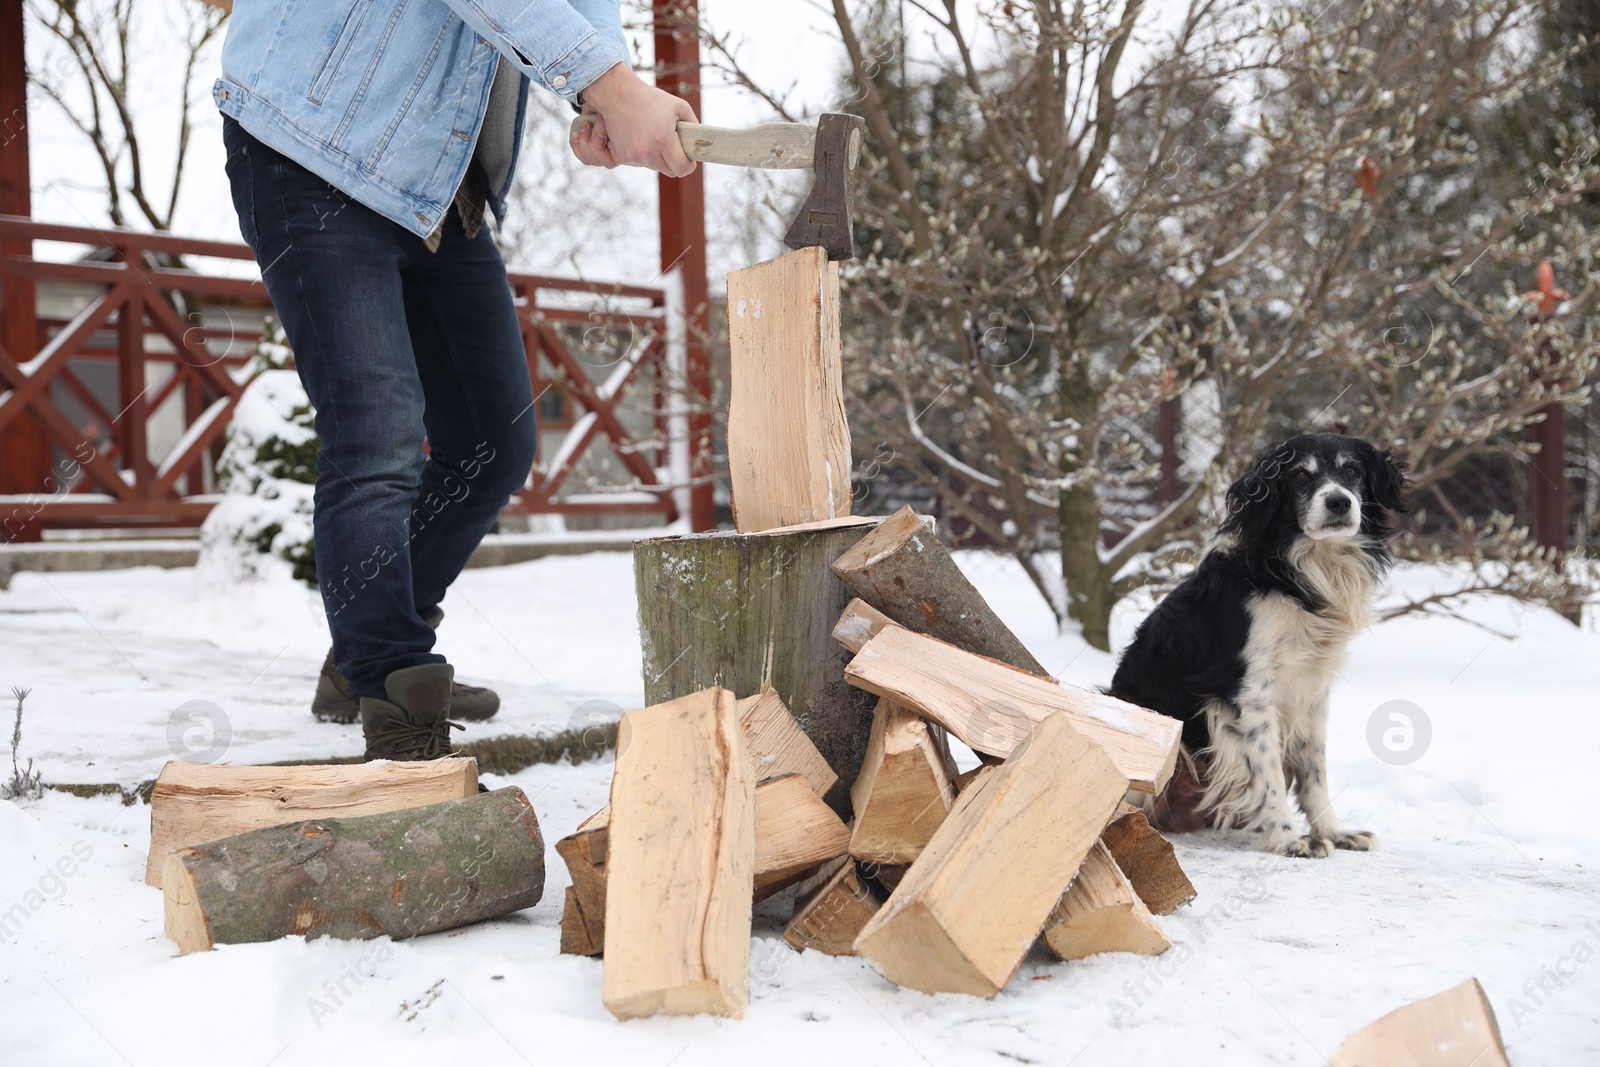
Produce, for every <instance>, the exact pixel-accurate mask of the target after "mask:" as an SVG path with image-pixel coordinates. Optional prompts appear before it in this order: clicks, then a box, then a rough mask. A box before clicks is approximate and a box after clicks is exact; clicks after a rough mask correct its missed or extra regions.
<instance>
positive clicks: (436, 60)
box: [212, 0, 628, 237]
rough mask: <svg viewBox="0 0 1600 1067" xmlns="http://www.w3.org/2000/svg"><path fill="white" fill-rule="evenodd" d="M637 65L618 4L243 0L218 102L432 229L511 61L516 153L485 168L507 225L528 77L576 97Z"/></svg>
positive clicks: (385, 209)
mask: <svg viewBox="0 0 1600 1067" xmlns="http://www.w3.org/2000/svg"><path fill="white" fill-rule="evenodd" d="M627 61H628V51H627V45H626V44H625V43H624V39H623V36H622V15H621V12H620V10H619V2H618V0H390V2H386V3H379V2H377V0H236V2H235V3H234V5H233V15H232V16H231V18H230V20H229V25H228V36H227V41H226V42H225V43H224V45H223V48H222V77H220V78H218V79H217V82H216V84H215V86H213V88H212V95H213V97H214V98H215V100H216V103H217V108H218V109H219V110H220V111H222V113H223V114H225V115H230V116H232V117H233V118H234V119H235V120H237V121H238V123H239V125H241V126H243V127H244V128H245V129H246V130H248V131H249V132H250V134H251V135H252V136H254V137H255V138H256V139H257V140H259V141H261V142H262V143H264V144H266V145H268V146H270V147H271V148H273V149H276V150H277V151H279V152H282V153H283V154H284V155H286V156H288V157H289V158H290V159H293V160H294V161H295V162H297V163H299V164H300V165H301V166H303V167H305V168H306V169H307V170H310V171H312V172H313V173H315V174H317V175H318V176H320V177H321V178H323V179H324V180H326V181H327V182H329V183H330V184H332V185H333V186H334V187H335V188H337V189H339V190H340V191H341V192H344V193H346V194H348V195H349V196H351V197H353V198H354V199H355V200H357V201H359V202H360V203H362V204H365V205H366V206H367V207H370V208H371V209H372V210H374V211H376V212H378V213H379V214H381V215H384V216H385V217H387V218H389V219H392V220H394V221H395V222H397V223H399V224H400V225H401V226H404V227H406V228H407V229H408V230H410V231H412V232H413V233H415V234H417V235H418V236H419V237H426V236H427V235H428V234H429V233H430V232H432V231H433V229H434V227H435V226H436V225H438V223H439V220H440V219H441V218H443V217H444V214H445V212H446V211H447V210H448V209H449V207H450V203H451V201H452V200H453V199H454V197H455V193H456V188H457V187H458V186H459V185H460V184H461V179H462V177H463V176H464V175H465V174H466V171H467V165H468V164H469V163H470V162H471V160H472V156H473V151H474V149H475V148H476V147H477V142H478V136H479V133H480V131H481V129H482V126H483V117H484V112H485V110H486V108H487V107H488V102H489V93H490V89H491V88H492V87H493V85H494V82H495V72H496V69H497V67H498V65H499V63H501V62H509V63H513V64H515V66H516V68H517V70H518V71H520V76H519V77H518V78H517V92H516V122H515V127H514V130H513V131H512V134H511V144H510V146H509V151H508V152H503V153H497V156H504V157H505V158H504V159H503V160H500V159H497V160H496V162H495V164H494V165H493V166H492V167H489V168H486V170H487V171H488V173H486V175H485V176H486V177H487V179H488V184H489V203H490V205H491V206H492V207H493V208H494V213H495V215H496V216H497V217H498V218H500V219H504V217H505V209H506V204H505V198H506V194H507V193H509V192H510V190H511V181H512V178H513V176H514V175H515V173H516V162H517V155H518V148H519V146H520V144H521V140H522V125H523V120H524V117H525V115H526V112H527V101H528V82H529V80H530V79H531V80H532V81H535V82H538V83H539V84H540V85H543V86H544V87H545V88H547V89H549V90H551V91H552V92H554V93H556V94H557V95H558V96H560V97H562V98H563V99H565V100H568V101H575V100H576V98H577V95H578V93H579V92H580V91H582V90H583V89H584V88H586V87H587V86H588V85H589V83H591V82H592V81H594V80H595V79H596V78H598V77H599V76H600V75H601V74H603V73H605V71H606V70H608V69H609V68H610V67H611V66H612V65H613V64H616V63H626V62H627Z"/></svg>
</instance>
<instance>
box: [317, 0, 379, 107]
mask: <svg viewBox="0 0 1600 1067" xmlns="http://www.w3.org/2000/svg"><path fill="white" fill-rule="evenodd" d="M371 7H372V0H355V2H354V3H352V4H351V5H350V10H348V11H346V12H345V16H344V24H343V25H341V26H340V27H339V34H338V36H337V37H335V38H334V39H333V46H332V47H331V48H329V49H328V54H327V55H325V56H323V57H322V65H321V66H320V67H318V68H317V73H316V74H315V75H314V76H313V77H312V79H311V88H309V89H307V90H306V99H307V100H310V101H311V102H312V103H313V104H317V105H321V103H322V98H323V94H325V93H326V92H327V91H328V86H330V85H332V84H333V79H334V78H335V77H337V76H338V74H339V68H340V67H341V66H343V65H344V58H345V56H346V55H347V54H348V53H349V51H350V44H351V42H352V41H354V40H355V38H356V34H357V33H360V32H361V24H362V23H363V22H365V21H366V18H367V12H368V10H370V9H371Z"/></svg>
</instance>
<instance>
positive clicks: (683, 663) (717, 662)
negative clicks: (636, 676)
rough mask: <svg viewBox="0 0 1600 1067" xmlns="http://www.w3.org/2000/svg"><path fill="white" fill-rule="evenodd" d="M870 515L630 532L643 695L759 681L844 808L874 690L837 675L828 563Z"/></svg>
mask: <svg viewBox="0 0 1600 1067" xmlns="http://www.w3.org/2000/svg"><path fill="white" fill-rule="evenodd" d="M879 521H881V520H878V519H871V518H844V519H831V520H824V521H822V522H817V523H807V524H804V525H801V526H788V527H782V528H779V529H776V530H768V531H764V532H761V533H752V534H740V533H728V532H716V533H707V534H692V535H685V536H677V537H657V538H651V539H648V540H643V541H636V542H634V546H633V568H634V581H635V583H636V584H637V587H638V592H639V635H640V639H641V643H642V644H643V649H644V695H645V702H646V703H647V704H660V703H664V702H665V701H668V700H673V699H676V698H678V697H681V696H687V695H688V694H690V693H695V692H698V691H700V690H702V689H705V688H707V687H708V686H713V685H717V686H722V687H723V688H725V689H730V690H732V691H733V692H734V693H736V694H738V695H740V696H748V695H751V694H754V693H759V692H761V691H762V689H763V688H764V687H766V686H771V687H772V688H773V689H775V690H776V691H777V693H778V696H779V697H780V698H781V699H782V700H783V703H784V704H785V705H786V706H787V707H788V709H789V711H790V713H791V714H793V715H794V717H795V719H796V721H798V722H799V723H800V728H801V729H802V730H804V731H805V733H806V736H808V737H810V738H811V740H812V743H814V744H815V745H816V746H817V750H818V751H819V752H821V753H822V757H823V759H825V760H827V761H828V766H830V767H832V768H833V771H834V773H835V774H837V775H838V776H839V780H838V782H837V783H836V784H835V785H834V786H833V788H832V789H830V790H829V791H828V794H827V796H826V798H825V799H826V800H827V802H828V804H829V806H830V807H832V808H833V809H834V810H835V811H836V812H838V813H839V814H840V816H841V817H844V818H848V817H849V811H850V808H849V805H850V797H849V788H850V783H851V782H854V781H855V779H856V774H857V772H858V771H859V770H860V768H861V759H862V756H863V755H864V754H865V753H866V747H867V735H868V733H869V732H870V730H871V728H872V707H873V704H874V703H875V698H874V697H873V696H872V695H871V694H869V693H866V692H863V691H862V690H860V689H857V688H855V687H854V686H851V685H849V684H848V683H847V682H846V681H845V680H844V667H845V664H846V663H847V662H849V660H850V655H849V653H848V652H847V651H846V650H845V649H844V648H843V647H842V646H840V644H839V643H838V642H837V641H835V640H834V639H833V635H832V631H833V626H834V623H835V622H837V621H838V618H839V613H840V612H841V611H843V610H844V606H845V605H846V604H847V603H848V602H849V600H850V594H849V591H848V590H847V589H845V587H844V585H843V584H842V583H841V582H840V581H839V580H838V578H836V577H834V574H833V572H832V571H831V570H830V569H829V565H830V564H832V563H833V561H834V560H835V559H837V558H838V556H839V555H840V554H841V553H843V552H844V551H845V550H846V549H848V548H849V547H850V546H851V545H853V544H854V543H855V542H856V541H858V540H860V539H861V537H862V535H863V534H865V533H867V532H868V531H869V530H871V529H872V528H873V527H874V526H876V525H877V523H878V522H879Z"/></svg>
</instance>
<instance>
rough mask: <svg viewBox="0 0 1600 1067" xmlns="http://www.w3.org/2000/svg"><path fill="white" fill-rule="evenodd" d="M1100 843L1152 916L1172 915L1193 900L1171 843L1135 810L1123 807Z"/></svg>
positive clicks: (1189, 883)
mask: <svg viewBox="0 0 1600 1067" xmlns="http://www.w3.org/2000/svg"><path fill="white" fill-rule="evenodd" d="M1100 843H1101V844H1103V845H1105V846H1106V849H1107V850H1108V851H1109V852H1110V853H1111V858H1112V859H1114V860H1116V861H1117V866H1118V867H1119V868H1120V869H1121V870H1122V873H1123V874H1124V875H1126V876H1127V879H1128V884H1129V885H1131V886H1132V887H1133V891H1134V892H1135V893H1136V894H1138V897H1139V899H1140V900H1142V901H1143V902H1144V905H1145V907H1147V908H1149V909H1150V911H1151V912H1152V913H1153V914H1155V915H1171V914H1172V913H1173V912H1175V911H1177V910H1178V909H1179V908H1180V907H1182V906H1183V905H1185V904H1187V903H1189V901H1191V900H1193V899H1194V898H1195V889H1194V883H1193V882H1191V881H1189V876H1188V875H1186V874H1184V873H1183V868H1182V867H1180V866H1179V865H1178V857H1177V855H1176V853H1174V852H1173V850H1172V842H1170V841H1168V840H1167V839H1166V838H1164V837H1162V836H1161V834H1160V832H1159V831H1157V830H1156V829H1155V828H1154V827H1153V826H1151V825H1150V823H1149V820H1147V819H1146V818H1145V815H1144V812H1143V811H1141V810H1139V809H1138V808H1135V807H1130V806H1127V805H1124V806H1123V807H1122V808H1121V809H1120V810H1119V811H1118V812H1117V816H1116V818H1114V819H1112V820H1111V825H1110V826H1107V827H1106V831H1105V833H1103V834H1101V835H1100Z"/></svg>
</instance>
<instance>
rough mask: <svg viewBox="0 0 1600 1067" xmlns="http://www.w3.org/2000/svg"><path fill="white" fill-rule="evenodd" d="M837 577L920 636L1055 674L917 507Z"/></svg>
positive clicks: (840, 562) (848, 555) (857, 551)
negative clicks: (1008, 623) (980, 588)
mask: <svg viewBox="0 0 1600 1067" xmlns="http://www.w3.org/2000/svg"><path fill="white" fill-rule="evenodd" d="M833 573H835V574H837V575H838V576H839V579H840V580H841V581H842V582H844V584H845V586H846V587H847V588H849V590H850V592H851V593H853V594H855V595H856V596H857V597H860V598H861V599H862V600H864V601H866V602H867V603H868V604H870V605H872V606H873V607H874V608H877V609H878V610H879V611H881V612H882V613H883V614H884V615H885V616H887V617H888V618H890V619H892V620H894V621H895V622H897V623H899V624H900V625H901V626H904V627H905V628H906V629H908V630H911V631H912V632H913V633H920V634H927V635H928V636H929V637H934V638H937V639H939V640H940V641H944V642H946V643H948V644H952V645H954V646H956V647H957V648H961V649H965V650H966V651H968V652H975V653H977V654H978V655H980V656H987V657H989V658H990V659H996V660H999V661H1000V662H1001V663H1008V664H1010V665H1011V666H1013V667H1016V668H1017V669H1018V670H1024V671H1027V672H1028V673H1029V674H1037V675H1039V676H1040V677H1049V672H1047V671H1046V670H1045V669H1044V667H1043V666H1042V665H1041V664H1040V663H1039V661H1038V660H1037V659H1035V658H1034V657H1033V654H1032V653H1031V652H1029V651H1028V650H1027V648H1025V647H1024V646H1023V644H1022V642H1021V641H1019V640H1018V639H1017V635H1016V634H1014V633H1012V632H1011V629H1010V628H1009V627H1008V626H1006V624H1005V623H1004V622H1002V621H1000V616H998V615H996V614H995V613H994V609H993V608H991V607H990V606H989V604H988V601H986V600H984V599H983V597H982V596H981V595H980V594H979V593H978V591H977V589H975V588H973V585H972V583H971V582H970V581H968V580H967V576H966V575H964V574H962V573H961V568H959V567H957V566H956V561H955V560H954V559H952V558H951V556H950V552H949V551H948V550H947V549H946V548H945V547H944V543H943V542H942V541H940V540H939V537H938V535H937V534H936V533H934V531H933V529H932V520H931V519H923V518H922V517H920V516H918V515H917V514H916V512H914V511H912V510H911V508H910V507H903V508H901V509H900V510H899V511H897V512H895V513H894V514H893V515H891V516H889V517H888V518H887V519H885V520H883V523H882V524H881V525H880V526H879V527H878V528H877V529H875V530H873V531H872V532H871V533H869V534H867V536H865V537H863V538H862V539H861V540H860V541H857V542H856V543H855V545H853V546H852V547H851V548H850V549H849V551H847V552H845V553H843V554H842V555H841V556H840V557H839V558H838V559H836V560H834V561H833Z"/></svg>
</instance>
